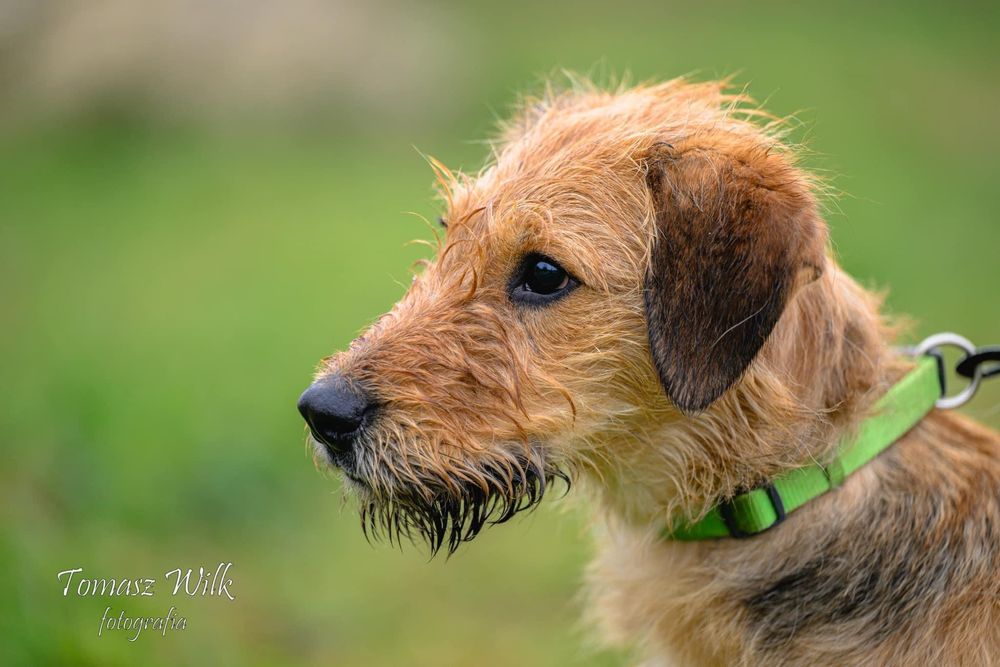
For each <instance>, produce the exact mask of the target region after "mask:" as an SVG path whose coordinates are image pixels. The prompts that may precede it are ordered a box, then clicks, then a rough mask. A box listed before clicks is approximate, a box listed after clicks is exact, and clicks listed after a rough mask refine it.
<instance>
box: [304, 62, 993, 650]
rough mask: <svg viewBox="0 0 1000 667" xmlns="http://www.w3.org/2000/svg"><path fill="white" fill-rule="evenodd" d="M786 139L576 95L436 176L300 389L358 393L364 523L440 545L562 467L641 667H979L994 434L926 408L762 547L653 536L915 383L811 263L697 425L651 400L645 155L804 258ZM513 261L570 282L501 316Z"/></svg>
mask: <svg viewBox="0 0 1000 667" xmlns="http://www.w3.org/2000/svg"><path fill="white" fill-rule="evenodd" d="M780 128H781V124H780V123H777V122H775V121H772V120H770V119H769V117H768V116H767V115H766V114H764V113H763V112H760V111H758V110H756V109H755V108H754V107H752V106H751V105H750V102H749V100H748V99H746V98H745V97H744V96H742V95H740V94H731V93H728V92H727V90H726V85H725V84H724V83H689V82H686V81H684V80H674V81H669V82H667V83H664V84H660V85H651V86H639V87H635V88H628V89H625V88H622V89H619V90H614V91H603V90H600V89H598V88H596V87H593V86H590V85H588V84H585V83H576V84H574V85H573V86H571V87H570V88H569V89H568V90H565V91H561V92H553V91H549V92H548V93H547V94H546V95H544V96H542V97H541V98H538V99H528V100H526V101H525V102H524V104H523V105H522V109H521V111H520V112H519V113H518V114H517V115H516V116H515V118H514V119H513V120H512V121H511V122H509V123H508V124H507V125H506V126H505V127H504V130H503V132H502V135H501V137H500V138H499V139H498V141H497V142H496V143H495V146H494V157H493V160H492V161H491V163H490V165H489V166H488V167H486V168H485V169H484V170H483V171H482V172H480V173H479V174H477V175H475V176H464V175H460V174H452V173H450V172H448V171H447V170H446V169H445V168H444V167H443V166H441V165H439V164H437V163H434V166H435V168H436V170H437V172H438V176H439V181H440V183H441V185H442V188H443V193H444V196H445V199H446V202H447V210H446V212H445V214H444V216H443V218H444V221H445V223H446V224H447V232H446V235H445V238H444V239H443V241H442V243H441V247H440V251H439V253H438V256H437V258H436V260H435V261H434V262H432V263H429V264H428V265H427V267H426V269H425V270H424V271H423V272H422V274H421V275H420V276H418V277H417V278H415V280H414V283H413V285H412V287H411V288H410V290H409V291H408V293H407V294H406V296H405V297H404V298H403V299H402V300H401V301H400V302H399V303H398V304H397V305H396V306H395V307H394V308H393V309H392V311H391V312H389V313H388V314H386V315H385V316H384V317H382V318H381V319H380V320H379V321H378V322H377V323H376V324H375V325H374V326H373V327H371V329H370V330H369V331H367V332H366V333H365V334H364V335H363V336H361V337H360V338H358V339H357V340H356V341H355V342H354V343H353V344H352V346H351V348H350V350H348V351H346V352H344V353H341V354H339V355H336V356H334V357H332V358H330V359H328V360H326V362H325V363H324V365H323V366H322V368H321V371H320V374H319V375H320V377H323V376H326V375H328V374H331V373H337V374H340V375H341V376H343V377H347V378H350V380H351V381H352V382H355V383H358V384H359V385H360V386H364V387H365V388H366V391H368V392H370V393H371V394H372V395H373V396H374V397H376V400H377V401H378V404H379V413H378V418H377V419H376V420H374V421H372V423H371V424H369V425H368V426H367V427H366V429H365V432H364V434H363V435H362V436H361V437H359V439H358V441H357V442H356V443H355V445H354V455H353V456H354V459H353V463H352V464H351V466H350V469H347V467H345V471H346V472H347V475H348V477H349V479H350V480H351V486H352V487H353V488H354V490H355V491H356V492H357V494H358V496H359V502H360V503H361V506H362V511H363V512H364V514H365V517H366V519H365V520H366V525H367V526H368V528H369V529H372V530H375V531H376V532H377V531H379V530H385V531H388V532H389V533H390V536H392V535H393V533H394V532H395V533H396V534H404V535H405V534H410V533H419V534H423V535H424V536H426V537H428V538H429V539H431V541H432V544H433V546H434V547H435V548H436V547H438V546H441V544H442V543H444V544H447V545H448V547H449V548H454V547H455V546H457V544H458V542H460V541H462V540H464V539H468V538H471V537H472V536H474V535H475V533H476V532H478V530H479V528H480V527H481V524H482V523H483V522H486V521H488V520H490V519H497V518H499V519H506V518H508V517H509V516H510V515H511V514H513V513H514V512H515V511H517V510H518V509H521V508H524V507H527V506H530V505H532V504H533V503H534V502H537V500H538V498H539V497H540V495H541V493H542V492H543V491H544V488H545V486H546V484H547V483H548V482H550V481H551V480H552V478H553V477H556V476H561V475H568V476H569V477H572V478H573V479H574V482H577V483H579V485H580V486H582V487H583V488H584V489H586V490H587V491H588V492H589V493H590V494H591V495H592V496H594V497H595V499H596V501H595V515H596V516H597V518H598V520H597V521H596V522H595V525H596V529H595V530H596V532H597V534H598V541H599V545H600V552H599V555H598V557H597V559H596V561H595V563H594V564H593V566H592V568H591V569H590V576H589V581H590V591H591V597H590V599H591V600H592V604H591V605H590V614H591V615H592V616H593V617H594V619H595V620H596V621H597V622H598V623H599V624H600V626H601V627H602V628H603V629H604V631H605V634H606V636H607V637H608V638H609V639H610V640H612V641H615V642H618V643H621V644H624V645H628V646H633V647H637V649H638V651H639V652H640V654H641V655H643V656H645V657H646V658H647V659H648V660H649V661H650V662H649V664H655V665H659V664H682V665H738V664H746V665H751V664H753V665H779V664H807V663H808V664H813V665H842V664H871V665H885V664H898V665H930V664H968V665H982V664H1000V636H998V633H1000V630H998V628H1000V574H998V568H1000V544H998V542H1000V444H998V442H1000V441H998V438H997V436H996V435H995V434H993V433H992V432H989V431H987V430H985V429H983V428H981V427H978V426H976V425H974V424H971V423H969V422H968V421H966V420H965V419H963V418H961V417H959V416H956V415H952V414H944V413H940V412H934V413H932V414H931V415H930V416H929V417H927V418H926V419H925V420H924V421H923V422H922V423H921V424H920V425H919V426H918V427H917V428H915V429H914V430H913V431H911V432H910V433H909V434H908V435H907V436H905V437H904V438H903V440H901V441H900V442H898V443H896V445H894V446H893V448H892V449H891V450H890V451H889V452H887V453H886V454H885V455H883V456H882V457H880V458H879V459H878V460H877V461H875V462H873V463H872V464H870V465H868V466H866V467H865V468H863V469H862V470H860V471H859V472H858V473H856V474H855V475H853V476H851V477H850V478H849V479H848V480H847V481H846V483H845V484H844V485H843V486H842V487H841V488H840V489H838V490H836V491H834V492H831V493H829V494H826V495H825V496H823V497H822V498H820V499H817V500H815V501H813V502H811V503H809V504H807V505H806V506H805V507H804V508H802V509H800V510H798V511H796V512H794V513H793V514H791V515H790V516H789V518H788V520H787V521H786V522H785V523H784V524H782V525H781V526H779V527H777V528H775V529H773V530H771V531H769V532H767V533H764V534H762V535H759V536H756V537H754V538H752V539H748V540H732V539H726V540H712V541H704V542H697V543H677V542H670V541H666V540H664V539H662V538H661V537H660V536H659V534H660V530H661V529H662V527H663V526H664V525H666V524H667V523H668V522H670V521H673V520H675V519H677V518H679V517H682V516H686V517H688V518H698V517H700V516H701V515H702V514H703V513H704V512H706V511H707V510H708V509H709V508H710V507H711V506H712V505H713V504H715V503H717V502H718V501H719V500H720V499H723V498H727V497H730V496H732V495H733V494H734V493H738V492H740V491H741V490H743V489H747V488H751V487H754V486H757V485H759V484H761V483H763V482H766V481H767V480H770V479H773V478H774V477H775V476H777V475H779V474H781V473H782V472H785V471H788V470H790V469H793V468H795V467H798V466H802V465H805V464H809V463H812V462H821V463H822V462H824V461H828V460H829V459H830V457H831V456H832V454H833V452H834V448H835V446H836V443H837V442H838V441H839V439H840V438H841V437H842V436H843V435H844V434H845V433H849V432H850V431H851V429H853V428H854V427H855V426H856V425H857V423H858V422H859V421H860V420H861V419H862V418H863V417H864V416H865V415H866V414H867V411H868V409H869V408H870V407H871V405H872V403H873V401H874V400H875V399H876V398H877V397H878V396H879V395H881V394H882V393H883V392H884V391H885V390H886V389H887V388H888V387H889V386H890V385H891V384H892V382H894V381H895V380H896V379H898V378H899V377H900V375H901V374H902V373H903V372H905V370H906V368H907V367H908V363H907V362H906V361H905V360H903V359H901V358H899V357H898V356H897V355H896V354H895V353H894V352H893V350H892V348H891V344H892V340H891V331H890V330H889V329H887V328H886V327H885V326H884V324H883V321H882V319H881V317H880V315H879V305H880V304H879V300H878V298H876V297H875V296H873V295H872V294H870V293H869V292H867V291H866V290H864V289H862V288H861V287H859V286H858V285H857V283H855V282H854V281H853V280H852V279H851V278H850V277H849V276H847V275H846V274H845V273H844V272H843V271H841V270H840V269H839V268H838V267H837V265H836V263H835V260H834V259H833V257H832V256H831V255H830V254H829V253H828V252H822V253H821V256H820V257H819V259H818V260H815V259H813V260H809V261H808V262H806V264H805V266H807V267H808V271H806V270H805V269H803V271H804V272H803V273H800V274H794V275H793V277H794V281H793V282H789V283H788V285H789V287H788V289H789V292H788V295H789V296H788V299H787V303H786V304H785V306H784V310H783V312H782V313H781V316H780V319H779V320H778V321H777V324H776V325H775V326H774V328H773V331H771V332H770V335H769V336H768V337H767V339H766V342H765V343H764V344H763V347H762V348H761V349H760V350H759V352H757V353H756V356H755V358H754V360H753V362H752V363H751V364H750V365H749V367H748V368H746V369H745V372H742V373H740V374H739V377H738V378H737V380H736V381H735V383H734V384H733V385H732V387H731V388H730V389H728V390H727V391H725V392H724V393H723V394H722V395H721V396H719V397H718V398H717V400H714V402H712V403H711V404H710V405H709V406H708V407H707V409H705V410H703V411H700V412H695V413H693V414H692V413H689V412H685V411H683V410H680V409H678V407H677V406H676V405H675V403H674V402H673V401H671V400H670V398H669V397H668V396H667V394H666V393H665V391H664V385H663V383H662V382H661V377H660V376H658V372H657V368H656V367H655V366H654V363H653V360H652V358H651V352H650V338H649V331H648V328H649V326H651V325H650V324H649V322H647V312H646V306H645V305H644V290H647V289H648V287H647V275H648V274H649V272H650V270H651V269H650V263H651V261H652V260H651V258H652V256H653V248H654V245H655V244H656V243H657V240H658V238H659V236H660V235H661V233H662V229H658V228H657V223H656V220H657V211H656V210H655V207H656V206H657V203H656V198H655V197H654V195H653V193H651V192H650V186H649V183H650V182H651V181H650V180H649V175H650V172H651V170H652V169H653V168H654V166H652V165H653V161H654V157H655V156H657V155H660V154H662V153H664V152H666V155H667V157H666V158H663V159H664V160H666V162H664V164H666V165H667V166H666V167H664V169H665V172H664V173H665V174H667V175H666V176H664V177H663V179H662V182H663V183H665V184H666V185H665V186H664V187H667V188H668V189H670V192H671V193H672V194H671V197H673V198H672V199H669V198H668V199H667V200H665V201H680V202H686V203H687V204H688V205H690V206H693V207H695V208H696V209H697V208H698V207H702V206H704V205H706V204H705V202H708V201H709V198H708V197H709V195H708V194H706V193H707V192H708V188H718V187H723V188H724V189H725V188H729V187H732V188H744V190H745V191H743V192H740V193H737V194H739V195H740V196H746V197H749V198H750V200H751V201H752V202H753V207H752V208H751V209H748V210H752V211H755V212H756V211H762V210H763V211H767V210H770V208H773V209H774V210H781V211H784V210H786V209H787V210H788V211H790V212H792V213H794V214H795V215H797V216H799V217H800V218H801V220H802V222H801V224H802V225H804V227H803V229H806V230H809V233H811V234H812V235H813V236H812V237H811V239H812V240H811V241H808V242H809V243H813V244H820V245H819V246H818V247H820V248H821V249H822V248H823V247H824V246H825V234H826V232H825V226H823V225H822V223H821V222H820V221H819V218H818V212H817V205H816V201H815V193H816V190H817V189H818V188H819V185H818V184H817V183H816V182H815V181H814V180H813V179H811V178H810V177H809V176H808V175H807V174H806V173H805V172H803V171H802V170H800V169H799V168H798V167H796V165H795V156H794V151H792V150H791V149H790V148H788V147H787V146H786V145H785V144H784V143H783V142H782V137H781V131H780ZM656 159H660V158H656ZM671 169H673V170H674V171H673V172H671V171H669V170H671ZM679 170H683V172H681V171H679ZM723 170H728V171H725V174H724V173H723ZM730 173H732V174H736V175H737V176H733V177H732V178H733V179H734V180H732V183H736V185H729V183H730V181H729V180H726V179H729V178H730V176H729V175H727V174H730ZM671 174H674V175H671ZM677 174H681V175H680V176H678V175H677ZM685 179H686V180H685ZM691 179H694V182H693V183H692V182H691ZM723 181H725V182H723ZM658 182H660V181H658ZM702 183H704V184H705V185H704V187H705V188H706V189H704V190H702ZM720 184H722V185H721V186H720ZM720 196H721V197H722V198H723V199H724V200H725V201H728V199H726V197H728V194H727V191H724V192H722V195H720ZM790 214H791V213H790ZM782 215H784V213H782ZM765 223H766V221H765ZM762 233H766V232H762ZM804 233H805V232H804ZM779 240H780V239H779ZM803 243H805V241H804V242H803ZM807 251H808V249H804V250H803V251H802V252H804V253H805V252H807ZM529 253H540V254H542V255H544V256H546V257H550V258H553V259H555V260H557V261H558V262H559V263H560V264H561V265H562V266H563V267H564V268H565V269H566V270H567V271H568V272H569V273H570V274H571V275H572V276H573V277H574V278H576V279H577V280H578V281H579V283H580V285H579V287H577V288H576V289H574V290H573V291H572V292H571V293H569V294H567V295H566V296H565V297H564V298H561V299H559V300H558V301H555V302H553V303H551V304H548V305H545V306H540V307H524V306H523V305H519V304H516V303H513V302H512V299H511V297H510V294H509V290H510V287H511V281H512V276H513V275H514V273H515V272H516V270H517V267H518V266H519V263H520V262H521V261H522V259H523V258H524V257H525V256H526V255H527V254H529ZM782 257H784V255H782ZM796 276H797V277H796ZM803 276H804V277H803ZM676 279H678V280H684V279H685V277H684V276H683V275H681V276H678V277H677V278H676ZM720 338H722V337H720ZM719 353H720V354H721V352H719ZM317 451H318V452H319V453H320V456H321V457H322V456H324V454H323V450H322V448H318V450H317ZM463 503H464V504H463ZM414 508H416V509H414ZM463 508H464V509H463ZM469 508H472V509H469ZM470 512H471V515H472V518H471V519H470ZM441 522H443V523H441ZM469 522H471V523H469ZM449 531H450V532H449ZM526 549H530V546H528V545H526ZM892 591H898V595H896V596H895V597H894V594H893V593H892Z"/></svg>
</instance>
